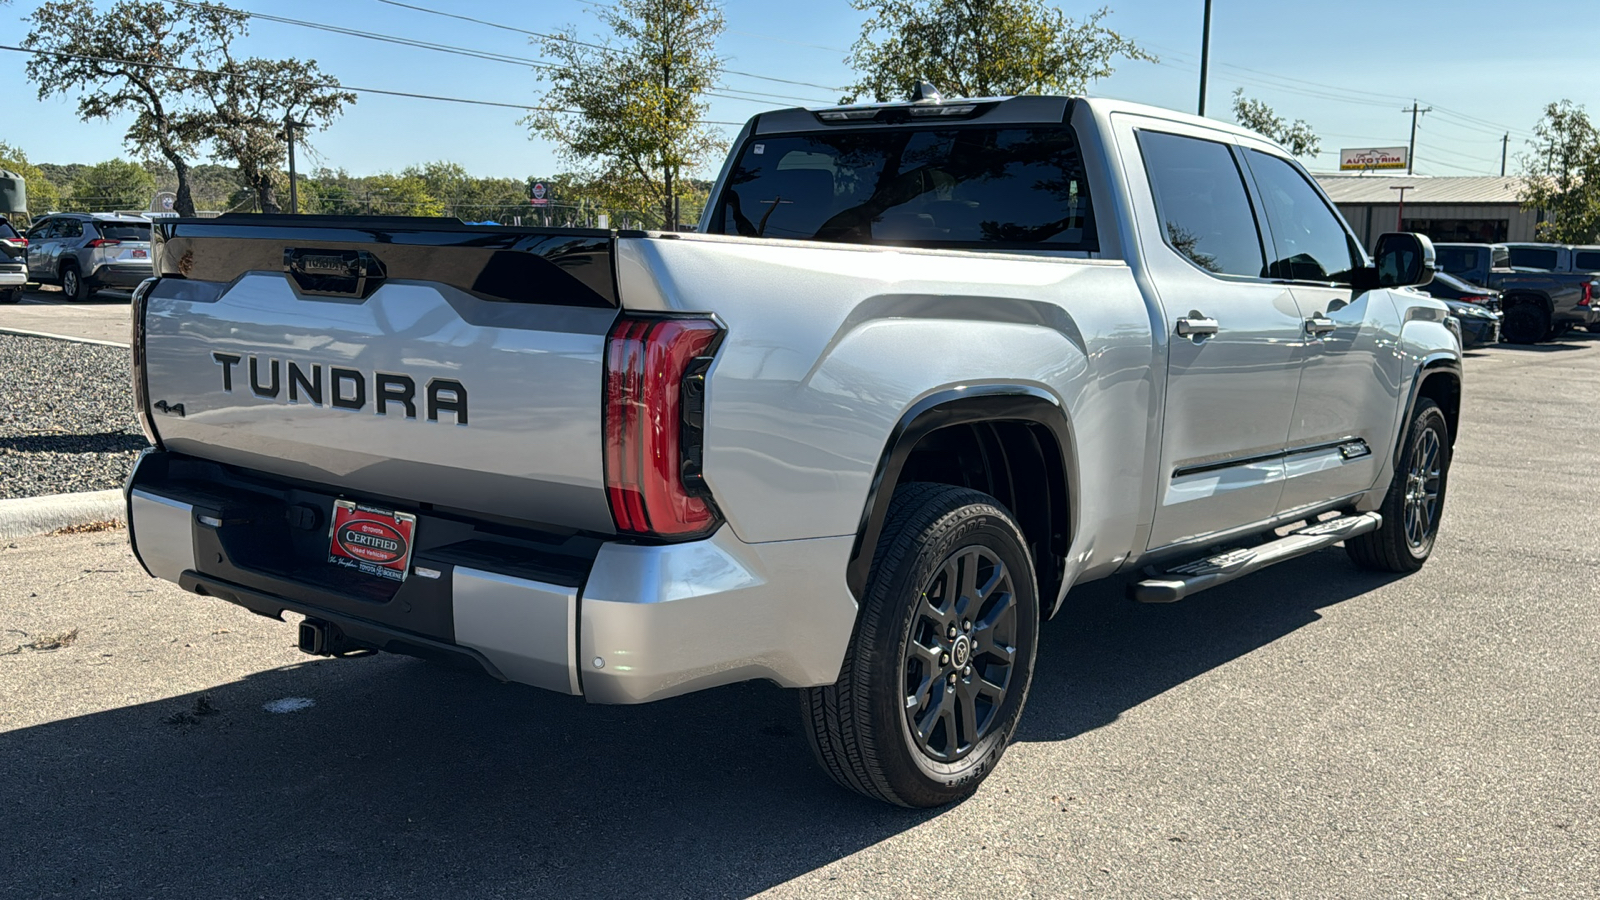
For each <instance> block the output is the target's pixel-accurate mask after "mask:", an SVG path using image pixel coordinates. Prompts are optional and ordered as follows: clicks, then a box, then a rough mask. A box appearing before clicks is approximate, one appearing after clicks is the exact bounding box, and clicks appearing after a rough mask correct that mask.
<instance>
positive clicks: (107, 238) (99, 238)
mask: <svg viewBox="0 0 1600 900" xmlns="http://www.w3.org/2000/svg"><path fill="white" fill-rule="evenodd" d="M152 272H153V269H152V268H151V266H150V220H149V219H144V218H140V217H138V216H119V215H109V214H102V213H57V214H56V215H53V216H46V217H45V218H42V219H40V220H39V221H37V222H35V223H34V225H33V227H32V228H30V229H28V276H29V278H30V279H31V280H33V281H37V282H40V283H44V284H59V285H61V292H62V293H63V294H66V295H67V299H69V300H87V299H89V298H90V297H92V296H94V293H95V291H98V290H102V289H105V288H112V289H121V290H125V291H131V290H133V289H134V288H135V287H137V286H138V284H139V282H141V281H143V280H145V279H146V278H149V277H150V275H151V274H152Z"/></svg>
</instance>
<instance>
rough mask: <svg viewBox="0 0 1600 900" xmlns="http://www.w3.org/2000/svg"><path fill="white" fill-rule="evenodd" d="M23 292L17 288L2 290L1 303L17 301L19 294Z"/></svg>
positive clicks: (0, 292) (0, 293) (0, 294)
mask: <svg viewBox="0 0 1600 900" xmlns="http://www.w3.org/2000/svg"><path fill="white" fill-rule="evenodd" d="M20 293H22V292H21V291H19V290H17V289H16V288H7V289H5V290H3V291H0V305H4V304H7V303H15V302H17V295H18V294H20Z"/></svg>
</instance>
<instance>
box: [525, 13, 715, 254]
mask: <svg viewBox="0 0 1600 900" xmlns="http://www.w3.org/2000/svg"><path fill="white" fill-rule="evenodd" d="M594 9H595V14H596V15H597V16H599V18H600V20H601V22H602V23H603V24H604V25H605V27H606V28H607V29H609V31H610V33H611V34H610V37H609V38H607V39H606V42H605V43H604V45H595V44H590V43H585V42H579V41H577V39H576V35H575V34H574V29H572V28H568V29H566V30H565V31H563V32H561V33H559V34H557V35H556V36H555V38H553V39H546V40H544V41H543V42H542V44H541V47H542V50H543V52H544V54H545V55H546V56H548V57H550V58H551V59H553V60H554V61H555V68H554V69H553V70H552V71H551V72H550V74H549V75H548V76H547V77H548V79H549V82H550V84H549V87H548V88H547V89H546V90H545V92H544V98H543V101H542V103H541V106H543V107H545V109H544V110H542V111H538V112H535V113H533V114H531V115H530V116H528V117H527V118H526V119H524V120H523V121H524V122H525V123H526V124H527V125H528V126H529V127H530V128H531V129H532V131H533V132H534V133H535V134H538V135H541V136H543V137H545V138H548V139H550V140H553V141H554V142H555V143H556V145H557V148H558V149H557V153H558V155H559V156H560V157H561V158H562V159H563V160H564V161H565V162H567V163H569V164H570V165H572V166H573V168H574V169H576V170H577V171H576V174H577V175H579V176H580V177H582V178H584V179H586V180H588V181H589V182H591V183H592V184H593V185H595V186H596V189H597V190H598V191H599V192H600V193H601V195H602V196H601V198H600V199H602V201H603V202H604V203H605V204H606V205H608V206H617V207H624V208H634V209H640V210H649V211H651V212H652V214H653V216H659V221H660V222H662V223H665V224H666V225H668V226H670V227H676V226H677V223H678V207H679V198H680V194H681V192H682V189H683V179H684V176H685V174H686V173H689V172H693V171H696V170H698V169H701V168H703V167H704V166H706V165H707V164H708V163H710V162H711V161H712V159H713V157H715V156H717V155H719V154H720V153H721V152H722V150H723V148H724V147H725V146H726V145H725V142H724V141H723V139H722V137H721V135H720V134H719V133H718V132H717V131H716V130H715V129H713V128H711V127H710V126H708V125H706V124H705V123H704V122H702V121H701V120H702V119H703V118H704V116H705V112H706V108H707V104H706V100H705V93H706V91H708V90H710V89H711V88H713V87H714V86H715V85H716V83H717V78H718V76H719V75H720V73H721V71H722V59H721V58H719V57H718V56H717V54H716V41H717V37H718V36H719V35H721V34H722V32H723V29H724V27H725V26H724V23H723V17H722V6H721V4H720V3H719V2H717V0H617V2H616V3H615V4H614V5H610V6H597V7H594Z"/></svg>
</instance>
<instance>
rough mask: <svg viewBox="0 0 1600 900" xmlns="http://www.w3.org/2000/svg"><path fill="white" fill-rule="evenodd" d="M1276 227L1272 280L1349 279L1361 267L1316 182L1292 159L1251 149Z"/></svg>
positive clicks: (1253, 166)
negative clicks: (1315, 184)
mask: <svg viewBox="0 0 1600 900" xmlns="http://www.w3.org/2000/svg"><path fill="white" fill-rule="evenodd" d="M1245 158H1246V159H1247V160H1249V162H1250V171H1251V173H1252V174H1254V175H1255V177H1256V187H1257V188H1259V189H1260V192H1261V205H1262V207H1263V208H1264V209H1265V210H1266V213H1267V224H1268V225H1269V226H1271V228H1272V243H1273V246H1274V248H1275V252H1274V253H1273V257H1272V264H1271V265H1270V266H1269V269H1270V271H1271V273H1272V277H1273V278H1284V279H1288V280H1290V281H1348V280H1349V278H1350V270H1351V269H1352V268H1353V267H1355V266H1357V265H1359V264H1360V263H1359V261H1358V260H1357V259H1356V257H1355V253H1354V250H1353V249H1352V247H1351V241H1350V236H1349V233H1348V232H1346V231H1345V229H1344V225H1343V224H1342V223H1341V222H1340V221H1339V217H1338V216H1337V215H1335V214H1334V212H1333V210H1331V209H1329V208H1328V204H1327V203H1325V202H1323V199H1322V195H1320V194H1318V193H1317V192H1316V189H1314V188H1313V187H1311V182H1309V181H1307V180H1306V177H1305V176H1304V175H1302V174H1300V170H1299V169H1297V168H1295V167H1294V166H1293V165H1292V164H1291V163H1289V162H1288V161H1287V160H1284V159H1280V158H1279V157H1276V156H1272V155H1270V154H1266V153H1262V152H1260V151H1258V150H1246V151H1245Z"/></svg>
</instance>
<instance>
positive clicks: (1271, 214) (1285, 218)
mask: <svg viewBox="0 0 1600 900" xmlns="http://www.w3.org/2000/svg"><path fill="white" fill-rule="evenodd" d="M711 196H712V202H711V203H710V204H709V205H708V207H707V209H706V212H705V214H704V216H703V218H702V220H701V221H700V223H699V225H698V231H697V232H696V233H657V232H648V231H599V230H587V231H586V230H572V229H552V228H523V227H488V226H485V227H479V226H470V225H463V224H461V223H460V222H457V221H454V220H449V219H418V218H348V217H316V216H223V217H221V218H216V219H206V220H200V219H177V220H166V221H162V222H158V223H156V226H155V228H156V231H157V244H156V251H155V260H156V277H155V278H153V279H152V280H151V281H148V282H146V283H144V284H143V285H141V286H140V288H139V290H138V291H137V292H136V299H135V303H134V304H133V357H134V381H135V387H136V393H137V404H138V411H139V413H140V415H141V417H142V419H143V421H144V424H145V428H146V430H147V432H148V436H149V439H150V441H151V443H152V445H153V446H152V447H151V448H150V449H149V450H148V451H147V452H145V453H144V454H143V455H142V457H140V459H139V460H138V462H137V464H136V466H135V467H134V469H133V471H132V473H131V475H130V476H129V480H128V484H127V500H128V521H129V523H130V539H131V541H132V545H133V550H134V552H135V553H136V554H137V556H138V558H139V560H140V562H141V563H142V565H143V566H144V567H145V569H146V570H148V571H149V573H150V574H151V575H154V576H156V577H158V578H163V579H166V580H168V581H172V582H175V583H177V584H178V585H180V586H182V587H183V588H184V589H185V590H187V591H190V592H193V593H195V594H198V595H201V596H204V597H212V598H216V599H218V600H222V601H226V602H229V603H234V604H238V605H240V606H243V607H245V608H247V609H250V610H252V611H254V612H257V613H260V614H262V615H265V616H269V617H273V618H279V617H281V616H282V614H283V613H284V612H285V611H288V612H292V613H295V614H298V615H299V616H302V617H304V618H303V620H302V621H301V622H300V624H299V626H298V627H299V641H300V647H301V649H303V650H305V651H307V652H310V653H313V654H322V655H330V656H340V655H345V654H348V653H351V652H353V651H363V652H366V651H374V650H376V651H391V652H397V653H405V654H412V655H415V656H420V657H427V658H433V659H437V660H442V661H454V662H457V663H460V664H463V665H466V666H470V667H472V668H473V669H476V670H480V671H482V672H483V673H486V674H487V675H489V676H491V677H492V678H495V679H499V680H501V681H509V682H517V683H520V684H525V685H533V686H536V687H539V688H544V689H546V690H550V691H555V692H558V693H562V694H570V695H578V696H582V697H584V698H585V699H586V700H588V701H591V702H594V703H643V702H647V701H652V700H657V699H661V698H665V697H672V696H675V695H680V694H684V693H686V692H690V691H699V690H703V689H706V688H711V687H715V686H718V685H726V684H730V683H733V682H741V681H746V680H751V679H766V680H768V681H771V682H775V683H776V684H778V685H780V686H782V687H785V688H792V689H795V692H796V693H797V694H798V695H799V704H800V707H801V710H802V720H803V722H804V723H805V724H804V730H805V732H806V733H807V735H808V739H809V741H810V744H811V747H812V749H813V750H814V751H815V755H816V758H817V760H818V761H819V762H820V764H821V766H822V767H823V768H824V769H825V770H826V771H827V772H828V773H829V774H830V775H831V776H832V777H833V778H834V779H836V780H837V781H838V782H839V783H840V784H842V785H844V786H846V787H848V788H852V789H854V790H856V791H859V792H861V793H864V794H866V795H869V796H871V797H874V798H878V799H880V800H884V801H888V802H891V803H896V804H901V805H906V806H916V807H928V806H937V805H941V804H945V803H949V802H952V801H956V800H960V799H962V798H964V797H966V796H968V795H970V794H971V793H972V792H973V791H975V790H976V789H977V787H978V785H979V783H980V782H981V781H982V780H983V779H984V777H985V776H986V775H987V774H988V773H989V772H991V771H993V769H994V767H995V765H996V764H997V763H998V762H999V760H1000V758H1001V754H1002V753H1003V752H1004V750H1005V747H1006V744H1007V741H1008V739H1009V738H1010V737H1011V735H1012V733H1013V731H1014V729H1015V728H1016V727H1017V722H1018V718H1019V717H1020V716H1021V714H1022V709H1023V704H1024V701H1025V699H1026V697H1027V694H1028V686H1029V683H1030V681H1031V679H1032V677H1033V673H1034V667H1035V652H1036V648H1037V647H1038V644H1039V632H1040V628H1041V627H1042V626H1043V624H1044V623H1045V622H1046V621H1047V620H1049V619H1050V618H1051V617H1052V616H1054V615H1055V614H1056V613H1057V612H1058V611H1060V610H1061V609H1062V608H1063V606H1064V605H1065V604H1067V603H1069V602H1070V592H1071V590H1072V588H1073V587H1074V586H1076V585H1080V584H1083V583H1085V582H1088V581H1092V580H1095V579H1102V578H1108V577H1113V576H1115V577H1119V578H1122V579H1125V580H1126V581H1127V584H1128V590H1129V591H1130V593H1131V596H1132V598H1133V599H1134V600H1136V601H1143V602H1158V603H1166V602H1173V601H1179V600H1182V599H1183V598H1185V597H1188V596H1191V595H1193V594H1195V593H1196V592H1198V591H1201V590H1204V589H1206V588H1209V587H1213V586H1216V585H1220V584H1224V583H1227V582H1230V581H1233V580H1234V579H1237V578H1242V577H1244V576H1246V575H1249V574H1250V573H1252V572H1255V571H1258V570H1260V569H1262V568H1264V567H1266V566H1270V565H1273V564H1275V563H1278V562H1281V561H1283V560H1287V559H1291V558H1293V557H1296V556H1299V555H1301V554H1305V553H1308V552H1311V551H1315V550H1318V549H1320V548H1325V547H1329V546H1331V545H1334V544H1338V543H1341V542H1342V543H1343V545H1344V547H1345V548H1346V550H1347V551H1348V553H1349V557H1350V559H1351V560H1352V561H1353V564H1354V565H1355V566H1358V567H1362V568H1369V569H1380V570H1385V571H1390V572H1402V573H1403V572H1411V571H1414V570H1416V569H1417V568H1419V567H1420V566H1422V565H1423V563H1424V562H1425V561H1426V560H1427V559H1428V556H1429V554H1430V553H1431V551H1432V549H1433V547H1434V542H1435V539H1436V535H1437V534H1438V528H1439V522H1440V515H1441V511H1442V509H1443V504H1444V499H1445V488H1446V483H1447V479H1448V474H1449V467H1450V459H1451V446H1452V442H1453V440H1454V438H1455V435H1456V433H1457V430H1458V420H1459V415H1460V397H1461V377H1462V373H1461V362H1460V358H1461V353H1460V342H1459V338H1458V335H1457V333H1456V331H1455V328H1454V326H1455V322H1454V320H1453V319H1452V318H1450V317H1449V316H1448V315H1447V312H1446V309H1445V307H1444V306H1443V305H1442V304H1440V303H1439V302H1438V301H1435V300H1433V299H1431V298H1429V297H1427V296H1425V295H1423V294H1421V293H1419V292H1416V291H1410V290H1403V288H1405V287H1408V286H1413V285H1419V284H1424V283H1426V282H1427V281H1428V279H1429V278H1431V277H1432V269H1433V256H1432V248H1431V245H1430V244H1429V243H1428V241H1427V240H1426V239H1425V238H1421V237H1419V236H1416V235H1410V234H1392V235H1387V236H1384V237H1383V238H1382V239H1380V241H1379V243H1378V246H1377V247H1376V248H1375V251H1374V254H1375V255H1374V258H1369V257H1368V256H1367V254H1366V253H1365V251H1364V250H1363V248H1362V247H1361V245H1360V243H1358V242H1357V241H1356V240H1355V239H1354V238H1353V236H1352V234H1351V231H1350V229H1349V228H1348V227H1347V226H1346V224H1345V222H1344V221H1343V220H1342V219H1341V218H1340V216H1339V213H1338V212H1337V211H1336V210H1335V208H1334V206H1333V204H1331V203H1329V202H1328V199H1327V197H1326V196H1324V194H1323V193H1322V192H1321V191H1320V190H1319V189H1318V187H1317V183H1316V182H1315V181H1314V180H1312V179H1311V178H1309V177H1308V176H1307V175H1306V173H1305V171H1304V170H1303V169H1302V168H1301V167H1300V166H1299V165H1298V164H1297V163H1295V161H1294V160H1293V159H1292V158H1291V157H1290V156H1289V154H1287V153H1286V152H1285V151H1284V150H1283V149H1281V148H1280V147H1278V146H1276V145H1275V144H1273V143H1271V142H1270V141H1268V140H1265V139H1263V138H1262V137H1260V136H1259V135H1256V134H1253V133H1251V132H1248V131H1244V130H1241V129H1238V128H1234V127H1231V126H1228V125H1225V124H1222V123H1219V122H1215V121H1211V120H1208V119H1201V118H1196V117H1193V116H1188V115H1181V114H1177V113H1173V112H1169V111H1166V110H1162V109H1155V108H1150V107H1144V106H1137V105H1132V104H1127V103H1119V102H1112V101H1107V100H1099V99H1083V98H1060V97H1032V96H1030V97H1013V98H999V99H977V100H966V99H962V100H948V99H947V100H940V99H932V98H930V99H925V100H919V101H916V102H908V103H890V104H878V105H864V106H847V107H840V108H829V109H789V110H782V111H776V112H769V113H763V114H761V115H759V116H757V117H755V118H754V119H752V120H751V121H750V122H749V123H748V124H747V125H746V126H745V127H744V129H743V130H742V131H741V132H740V133H739V135H738V137H737V139H736V140H735V142H734V144H733V146H732V151H731V154H730V156H729V158H728V160H727V162H726V163H725V165H724V167H723V169H722V171H721V174H720V176H719V177H718V178H717V180H716V182H715V187H714V190H713V192H712V195H711Z"/></svg>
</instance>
